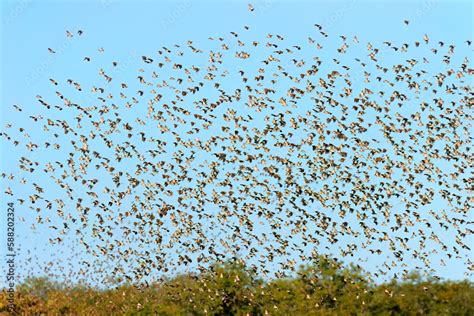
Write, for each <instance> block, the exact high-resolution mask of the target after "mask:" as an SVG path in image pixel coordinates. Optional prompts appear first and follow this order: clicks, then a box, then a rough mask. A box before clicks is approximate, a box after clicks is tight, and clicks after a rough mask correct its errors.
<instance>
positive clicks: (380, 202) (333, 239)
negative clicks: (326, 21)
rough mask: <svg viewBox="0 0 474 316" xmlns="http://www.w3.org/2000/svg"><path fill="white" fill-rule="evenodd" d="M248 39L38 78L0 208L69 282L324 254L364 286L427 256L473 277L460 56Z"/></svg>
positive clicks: (443, 50)
mask: <svg viewBox="0 0 474 316" xmlns="http://www.w3.org/2000/svg"><path fill="white" fill-rule="evenodd" d="M253 10H254V9H253V7H252V6H249V11H253ZM405 24H406V25H407V26H404V27H408V25H409V22H408V21H405ZM249 30H250V27H248V26H245V27H244V28H243V29H242V30H241V32H242V33H241V34H239V33H238V32H231V33H230V34H229V35H228V36H223V37H217V38H209V42H208V43H207V44H203V45H202V46H203V47H200V45H199V44H198V43H194V42H193V41H191V40H190V41H187V43H186V44H182V45H179V44H176V45H174V46H173V47H170V48H167V47H163V48H161V49H159V50H158V52H156V53H150V54H149V55H147V56H141V58H140V57H139V61H140V62H141V63H142V65H141V66H140V69H138V71H137V73H136V75H133V76H131V77H130V76H129V75H130V73H132V71H131V70H123V69H122V70H120V71H115V69H119V68H120V66H121V65H120V62H119V61H111V63H110V65H107V66H105V67H104V66H101V67H99V66H100V65H94V61H95V59H96V55H97V53H95V54H94V53H92V52H90V53H89V54H87V56H84V58H83V60H78V63H85V64H84V66H82V64H81V66H80V67H86V68H85V69H97V70H98V75H99V79H98V80H97V84H94V85H89V84H88V82H78V81H76V80H75V79H73V78H65V79H58V78H56V79H55V78H51V79H49V80H50V83H51V86H50V87H51V88H50V90H49V91H45V94H47V95H49V96H50V97H49V99H48V98H47V97H43V96H41V95H38V96H37V102H38V106H37V107H35V108H34V109H33V111H36V113H35V114H32V115H28V116H27V117H26V116H25V117H26V119H27V121H28V124H27V125H26V126H18V124H15V123H8V124H6V125H5V126H4V130H3V131H2V137H3V139H4V142H7V143H9V144H11V146H12V148H15V150H21V151H22V152H24V154H23V155H22V156H21V158H20V159H19V161H18V164H17V167H18V169H15V170H11V172H4V173H2V176H3V178H4V179H6V180H9V181H11V184H10V185H8V184H7V186H6V191H5V194H7V195H10V196H11V198H14V199H15V200H16V201H17V202H18V203H19V205H21V206H18V207H17V209H20V208H22V209H27V207H28V208H29V209H30V211H29V213H22V216H23V217H27V218H29V219H32V218H34V223H32V228H33V229H35V227H36V228H37V227H38V226H39V225H42V226H43V227H46V228H47V230H48V235H49V234H52V235H53V236H52V237H51V238H50V243H51V247H53V245H58V247H59V246H61V245H67V246H68V247H71V242H66V241H65V240H66V239H68V238H70V239H71V240H76V241H77V243H78V244H80V245H81V251H85V252H86V253H87V254H88V256H89V257H87V256H82V257H80V256H79V257H78V258H77V261H78V262H79V263H80V265H81V269H80V273H82V274H87V273H88V271H89V272H90V271H92V270H94V269H95V273H97V271H96V270H97V269H102V272H104V273H106V274H107V275H109V276H110V275H113V276H115V277H117V278H119V279H120V280H127V281H133V282H148V281H149V280H151V279H154V278H157V276H164V275H166V274H167V273H171V272H172V271H182V269H195V270H201V271H204V270H206V269H208V268H209V266H210V265H211V264H212V263H214V262H223V261H226V260H229V259H231V258H234V259H235V258H236V259H238V260H243V261H245V262H247V263H248V264H249V265H250V266H251V267H252V269H254V270H255V271H256V272H258V273H260V274H261V275H264V276H265V275H266V276H269V277H273V276H276V277H282V276H285V275H287V274H288V273H291V271H294V270H295V268H297V267H298V264H300V263H304V262H309V261H311V260H312V259H314V258H317V256H318V255H324V254H327V255H329V254H332V255H336V256H338V257H340V258H343V259H344V258H347V259H348V260H351V261H354V262H358V261H360V262H363V261H364V260H365V261H367V260H371V261H372V262H374V261H375V262H377V268H376V269H373V270H371V271H369V272H368V273H369V276H370V277H381V276H383V275H386V274H387V273H389V271H390V270H392V269H393V272H394V273H402V274H407V273H408V272H409V268H411V267H413V266H414V265H416V266H417V267H418V268H420V269H423V270H424V271H427V272H428V273H433V272H436V268H435V267H436V264H434V263H433V262H432V261H433V258H435V259H436V260H438V261H439V264H440V265H445V264H446V261H449V260H455V259H456V260H463V262H464V265H465V266H466V267H467V269H466V270H467V272H466V273H468V274H470V273H472V271H473V270H474V265H473V262H472V261H471V259H470V258H469V254H470V253H471V254H472V252H471V248H470V246H469V244H468V243H466V239H467V238H469V235H470V234H471V233H472V232H473V230H472V226H471V225H472V223H473V221H472V217H471V218H470V216H472V215H471V214H470V212H471V210H472V202H473V196H472V188H473V182H472V180H473V179H472V165H473V162H472V158H473V157H472V151H471V140H472V135H471V132H472V130H471V120H472V112H471V108H472V105H473V102H474V98H473V92H472V88H471V85H470V83H471V82H472V77H471V76H472V75H473V74H474V70H473V69H472V68H471V66H470V65H469V62H470V61H469V60H468V58H467V57H464V56H462V58H461V59H459V57H458V56H456V54H455V52H456V51H460V52H461V53H462V52H469V53H470V52H472V49H471V41H466V42H465V43H462V47H458V46H459V45H458V46H455V45H451V44H445V43H444V42H441V41H439V42H438V41H433V40H431V39H430V38H429V37H428V35H424V36H423V37H422V38H420V40H419V41H414V42H406V43H400V44H398V45H397V44H395V43H392V42H388V41H387V42H384V43H381V44H380V45H376V44H371V43H370V42H369V43H367V44H362V43H361V42H359V39H358V38H357V37H356V36H354V37H352V36H351V37H349V36H344V35H343V36H340V37H338V38H329V35H328V33H327V32H326V31H325V29H324V27H323V26H321V25H317V24H316V25H315V26H314V29H313V30H311V33H312V37H309V38H308V39H307V41H306V42H304V43H300V44H298V45H296V44H295V45H292V44H288V42H289V40H287V39H285V38H284V37H283V36H282V35H277V34H268V35H267V36H266V38H264V39H263V38H262V39H259V40H260V41H259V40H252V39H248V36H247V35H246V32H247V33H248V32H249ZM66 36H68V37H74V36H76V37H82V38H86V37H87V32H83V31H82V30H80V31H76V32H70V31H67V33H66ZM335 43H336V44H335ZM333 45H338V47H336V48H335V49H333V48H332V46H333ZM204 46H205V47H206V48H204ZM208 47H210V48H208ZM48 51H49V53H51V54H55V50H54V48H48ZM106 53H107V52H106V50H105V49H104V48H99V49H98V54H99V55H101V56H103V55H104V54H106ZM318 56H331V58H326V57H324V58H321V57H318ZM92 65H94V67H95V66H97V67H96V68H94V67H92ZM87 67H89V68H87ZM237 68H240V69H237ZM61 77H64V76H63V75H61ZM126 77H129V78H128V79H127V78H126ZM52 92H54V93H52ZM14 108H15V110H16V111H18V112H22V113H20V114H19V115H23V114H24V113H25V112H29V111H24V107H22V106H19V105H14ZM29 110H30V111H32V110H31V109H29ZM35 139H36V140H37V139H40V140H38V141H35ZM17 187H21V192H26V191H29V192H30V193H29V194H28V195H27V196H20V195H19V194H17V193H15V190H14V189H15V188H17ZM12 188H13V189H12ZM25 214H27V215H25ZM23 220H25V219H24V218H23ZM74 247H76V248H77V244H76V245H74ZM30 260H31V259H30ZM69 260H71V258H69ZM75 260H76V259H75ZM94 260H97V261H98V262H105V263H104V264H106V265H107V268H104V266H103V265H100V264H94V263H93V261H94ZM78 262H76V264H77V263H78ZM407 263H410V265H408V264H407ZM437 264H438V263H437ZM395 267H397V268H396V269H395ZM397 277H399V276H397Z"/></svg>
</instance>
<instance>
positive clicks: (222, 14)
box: [0, 0, 474, 282]
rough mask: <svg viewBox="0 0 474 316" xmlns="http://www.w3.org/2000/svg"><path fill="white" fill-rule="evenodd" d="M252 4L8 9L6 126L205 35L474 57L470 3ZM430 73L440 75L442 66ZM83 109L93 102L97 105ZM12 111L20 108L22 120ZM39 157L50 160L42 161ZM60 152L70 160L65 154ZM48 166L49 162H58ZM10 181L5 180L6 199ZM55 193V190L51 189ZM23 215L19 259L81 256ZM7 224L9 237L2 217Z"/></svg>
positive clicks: (457, 272) (6, 157)
mask: <svg viewBox="0 0 474 316" xmlns="http://www.w3.org/2000/svg"><path fill="white" fill-rule="evenodd" d="M252 4H253V6H254V7H255V12H254V13H253V14H249V11H248V9H247V2H240V1H189V0H188V1H186V0H185V1H166V2H164V1H130V2H127V1H114V0H104V1H29V0H25V1H2V2H1V18H2V21H1V22H2V23H1V32H0V38H1V42H0V45H1V50H0V53H1V68H0V69H1V77H0V84H1V86H0V88H1V90H0V100H1V121H2V128H3V126H4V125H5V124H6V123H8V122H14V123H15V125H18V126H28V125H29V124H31V123H30V119H28V116H27V115H25V113H31V115H33V113H38V111H37V110H35V107H39V105H38V102H37V101H36V98H35V96H36V95H37V94H39V95H42V96H43V97H47V96H50V97H51V98H52V97H53V96H54V89H53V88H51V83H50V82H49V78H54V79H55V80H57V81H61V82H64V81H65V80H67V79H68V78H73V79H74V80H77V81H79V82H81V83H82V85H83V86H84V87H85V88H86V89H90V87H91V86H92V85H94V84H95V83H96V82H99V81H98V80H99V79H98V78H99V77H98V76H97V72H98V70H99V68H101V67H100V66H101V65H104V66H102V67H103V68H104V69H111V65H110V64H111V61H113V60H116V61H119V64H120V65H121V66H120V67H119V69H118V70H117V71H116V73H114V75H115V76H117V77H118V78H121V79H123V80H124V81H125V80H128V79H127V78H131V79H130V81H131V80H134V78H135V77H136V74H137V69H138V68H140V67H142V66H143V63H142V62H141V56H142V55H146V56H156V55H157V54H156V52H157V51H158V50H159V49H161V48H162V47H163V46H166V47H172V46H173V44H175V43H180V44H182V45H185V43H186V41H187V40H193V42H194V43H196V46H197V47H203V48H207V47H208V46H206V45H208V44H207V43H208V42H209V41H208V37H221V36H222V37H225V38H226V39H228V38H230V36H231V35H230V32H231V31H235V32H238V33H243V26H244V25H248V26H249V27H250V30H249V31H248V32H247V33H245V35H244V36H246V37H245V39H246V40H248V41H250V40H251V39H255V40H259V41H261V42H264V41H265V36H266V34H268V33H271V34H280V35H282V36H283V37H285V40H286V42H288V43H292V44H293V45H298V44H299V43H306V42H307V38H308V37H309V36H312V37H314V38H318V33H317V32H316V30H315V28H314V26H313V25H314V24H315V23H318V24H321V25H322V26H323V28H324V30H325V31H326V32H327V33H328V34H329V35H330V37H329V38H330V39H331V40H333V41H337V40H338V36H339V35H343V34H344V35H347V36H348V37H350V38H352V37H353V36H354V35H357V37H358V39H359V41H360V42H361V43H362V44H364V45H365V43H367V42H371V43H373V44H374V45H376V46H379V47H381V48H382V47H383V44H382V42H383V41H391V42H393V43H394V44H395V45H401V44H402V43H405V42H410V43H413V42H414V41H422V38H423V35H424V34H429V36H430V38H431V40H432V42H437V41H445V42H446V43H454V44H456V46H457V47H459V51H458V54H456V55H457V57H456V58H458V59H459V60H462V58H464V56H468V57H472V49H471V51H469V50H468V49H466V46H465V44H463V43H465V41H466V40H472V37H473V36H472V32H473V29H474V28H473V3H472V1H437V0H423V1H361V0H349V1H295V2H293V1H274V0H264V1H252ZM404 20H409V21H410V25H409V27H406V26H404V23H403V21H404ZM79 29H80V30H83V31H84V34H83V36H82V37H78V36H77V35H75V36H74V37H73V38H68V37H66V35H65V32H66V30H70V31H72V32H75V31H77V30H79ZM327 45H328V46H331V45H334V46H337V45H340V42H339V43H335V42H331V41H328V42H327ZM463 45H464V46H463ZM48 47H51V48H53V49H54V50H55V51H56V54H50V53H49V52H48V50H47V48H48ZM101 47H103V48H104V53H103V54H101V53H99V52H98V48H101ZM461 47H464V48H461ZM363 48H364V47H363ZM364 49H365V48H364ZM303 53H305V54H307V55H306V56H303V57H304V58H307V59H311V58H312V57H314V54H315V52H314V51H311V52H310V51H307V52H303ZM85 56H89V57H91V58H92V60H93V62H92V63H90V64H89V63H84V62H83V58H84V57H85ZM189 56H191V57H192V55H187V57H184V59H183V63H184V64H193V63H195V61H194V60H192V59H191V58H190V57H189ZM318 57H319V58H320V59H321V60H330V59H332V58H333V57H334V56H331V55H330V54H328V53H326V55H322V56H318ZM349 57H352V56H349ZM384 58H385V59H384V62H386V63H387V64H390V62H391V61H394V60H396V58H397V56H396V55H395V54H394V53H393V52H391V51H388V52H387V53H386V54H385V57H384ZM196 63H197V62H196ZM239 66H240V65H235V66H233V67H239ZM246 67H248V68H247V69H249V72H251V71H256V69H257V68H258V67H260V66H259V65H258V64H254V65H247V66H246ZM429 67H437V66H436V65H433V66H429ZM252 68H253V69H252ZM250 69H252V70H250ZM432 70H434V71H435V70H436V68H432ZM83 101H84V102H85V103H87V102H89V101H90V100H88V99H83ZM13 104H18V105H22V107H23V108H24V112H23V113H22V114H19V113H18V112H15V111H14V110H13V109H12V105H13ZM61 115H64V114H61V113H59V114H58V116H57V117H58V118H60V117H61ZM35 132H36V131H35ZM37 133H38V134H37V135H33V137H38V138H36V139H41V135H40V134H41V131H40V130H39V131H37ZM43 141H44V139H43ZM24 154H25V151H22V150H19V149H18V148H14V147H12V146H10V145H6V144H5V143H3V142H2V147H1V155H2V156H1V157H2V158H1V162H0V163H1V165H0V168H1V170H2V172H4V171H5V172H8V173H9V172H15V170H17V169H15V168H16V167H15V166H17V165H18V158H19V157H20V156H22V155H24ZM42 154H45V153H42V152H38V153H36V155H42ZM61 154H64V153H58V155H61ZM41 158H42V159H43V158H46V160H47V159H53V158H56V157H41ZM31 180H32V181H34V180H33V179H31ZM38 181H40V179H38ZM6 183H7V182H6V181H5V180H3V182H2V192H3V191H4V190H5V189H3V188H5V187H6V186H7V185H6ZM8 186H11V187H12V190H13V191H14V199H17V198H23V199H28V196H27V195H26V194H27V192H29V191H26V190H25V189H24V188H23V187H22V186H21V185H19V184H18V183H17V184H16V185H13V186H12V185H11V184H8ZM45 189H46V191H48V187H46V188H45ZM50 190H53V189H52V187H51V188H50ZM54 190H57V189H54ZM22 194H23V196H22ZM47 194H49V196H51V197H53V198H54V196H55V194H56V193H55V192H54V191H50V192H48V193H47ZM9 200H11V198H10V197H9V196H6V195H5V194H3V195H2V201H3V202H2V203H3V204H2V206H1V208H2V210H4V209H5V208H6V202H7V201H9ZM16 210H17V215H18V216H21V217H24V218H26V221H25V222H20V221H18V222H17V233H18V235H19V236H18V238H17V243H18V244H20V249H19V251H18V258H19V259H25V258H28V257H29V256H30V255H29V254H28V251H31V252H33V253H35V255H37V256H38V259H37V260H38V261H39V262H48V261H51V260H59V259H63V260H65V261H70V262H73V260H70V256H72V254H73V253H74V252H75V248H77V247H76V245H74V244H73V243H72V242H70V243H69V244H68V243H67V242H65V246H64V247H63V249H61V251H62V252H58V250H57V248H54V247H48V246H47V245H48V243H49V241H48V236H49V234H50V232H49V231H48V229H47V227H46V226H45V227H43V228H39V229H38V230H37V232H36V233H32V232H31V230H30V229H29V227H30V225H31V223H32V222H33V221H34V220H35V218H36V216H37V214H34V213H33V212H32V211H31V210H28V209H22V206H21V205H19V204H18V203H16ZM52 216H53V217H54V215H52ZM0 223H1V225H2V236H3V235H4V233H3V232H4V231H5V230H4V229H5V226H4V223H5V221H4V217H3V218H2V219H1V220H0ZM2 238H3V237H2ZM1 240H2V241H1V248H0V249H2V250H4V249H5V248H4V247H5V245H4V242H3V240H4V239H1ZM465 241H466V243H467V244H472V241H473V239H472V237H469V238H467V239H466V240H465ZM469 241H470V243H469ZM54 258H58V259H54ZM35 260H36V259H35ZM81 260H82V259H81ZM406 263H407V264H408V268H414V266H410V260H407V262H406ZM376 264H377V262H375V261H370V260H369V261H368V262H367V264H366V265H365V266H364V268H366V269H368V270H371V269H373V268H374V267H375V265H376ZM433 264H434V266H435V268H436V270H437V271H438V273H439V274H440V275H442V276H443V277H446V278H453V279H460V278H464V277H465V275H464V274H463V273H464V272H465V266H464V263H463V261H462V260H451V261H449V262H447V265H446V266H445V267H442V266H439V264H438V263H437V262H433ZM28 265H29V266H28ZM38 266H40V264H39V265H38ZM34 268H35V264H34V263H31V262H30V263H27V264H26V266H22V267H19V268H18V270H19V271H18V273H19V274H27V273H28V271H30V270H31V269H34ZM77 268H78V265H76V264H74V263H73V264H72V266H69V267H66V268H65V269H73V270H74V269H76V270H77ZM2 282H3V280H2Z"/></svg>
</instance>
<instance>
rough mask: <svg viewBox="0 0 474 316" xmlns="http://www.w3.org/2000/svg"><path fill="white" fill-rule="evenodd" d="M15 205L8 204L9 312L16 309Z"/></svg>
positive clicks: (7, 273) (6, 264)
mask: <svg viewBox="0 0 474 316" xmlns="http://www.w3.org/2000/svg"><path fill="white" fill-rule="evenodd" d="M15 255H16V254H15V205H14V203H13V202H9V203H7V252H6V256H5V261H6V262H5V267H6V290H7V293H8V297H7V301H8V305H7V308H8V311H9V312H12V311H13V310H14V308H15Z"/></svg>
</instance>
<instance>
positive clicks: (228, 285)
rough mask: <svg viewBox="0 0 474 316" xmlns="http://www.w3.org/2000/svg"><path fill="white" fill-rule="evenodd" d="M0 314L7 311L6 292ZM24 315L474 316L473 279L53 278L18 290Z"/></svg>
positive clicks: (315, 272) (308, 274)
mask: <svg viewBox="0 0 474 316" xmlns="http://www.w3.org/2000/svg"><path fill="white" fill-rule="evenodd" d="M1 295H2V296H1V298H0V311H1V312H3V313H7V292H6V290H4V291H3V292H2V293H1ZM15 303H16V309H15V313H17V314H21V315H25V314H26V315H32V314H34V315H474V287H473V283H472V282H469V281H459V282H451V281H439V280H435V279H428V280H424V279H422V278H421V277H420V276H419V275H417V274H415V273H414V274H412V275H411V277H410V278H409V279H408V280H407V281H404V282H397V281H392V282H390V283H386V284H380V285H373V284H371V283H370V282H369V281H368V279H367V278H366V277H364V273H363V271H361V270H360V269H358V268H356V267H354V266H348V267H347V266H346V267H343V266H341V265H340V264H339V263H338V262H337V261H336V260H333V259H327V258H321V259H320V260H319V261H318V262H317V263H316V264H314V265H311V266H302V267H300V269H299V270H298V272H297V274H296V275H295V276H294V277H291V278H280V279H277V280H271V281H268V280H267V281H266V280H264V279H262V278H261V277H259V276H257V275H256V273H255V272H253V271H252V270H251V269H249V268H247V267H246V266H245V265H243V264H240V263H228V264H225V265H215V266H214V267H213V269H212V272H207V273H201V274H199V275H193V274H186V275H180V276H177V277H174V278H172V279H169V280H166V281H164V282H162V283H160V284H153V285H151V286H149V287H146V288H138V287H136V286H133V285H120V286H118V287H116V288H114V289H108V290H100V289H94V288H90V287H85V286H72V287H71V286H65V285H64V284H60V283H56V282H52V281H50V280H48V279H47V278H31V279H27V280H26V281H25V282H24V283H23V284H21V285H20V286H18V287H17V289H16V293H15Z"/></svg>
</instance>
